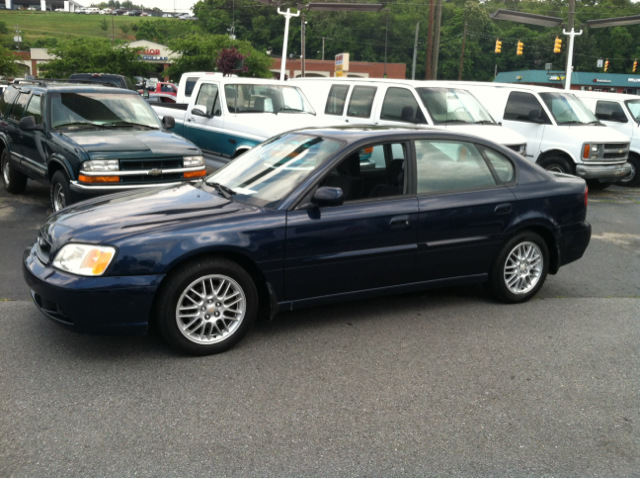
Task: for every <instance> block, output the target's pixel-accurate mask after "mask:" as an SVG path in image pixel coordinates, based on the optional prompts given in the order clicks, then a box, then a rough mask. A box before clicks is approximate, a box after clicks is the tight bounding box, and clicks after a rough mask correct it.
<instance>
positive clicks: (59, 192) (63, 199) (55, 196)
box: [51, 170, 73, 213]
mask: <svg viewBox="0 0 640 479" xmlns="http://www.w3.org/2000/svg"><path fill="white" fill-rule="evenodd" d="M71 203H73V198H72V196H71V189H70V188H69V178H67V175H66V174H65V172H64V171H62V170H58V171H56V172H55V173H54V174H53V178H51V209H52V210H53V212H54V213H55V212H56V211H60V210H61V209H62V208H65V207H67V206H69V205H70V204H71Z"/></svg>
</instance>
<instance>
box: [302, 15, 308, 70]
mask: <svg viewBox="0 0 640 479" xmlns="http://www.w3.org/2000/svg"><path fill="white" fill-rule="evenodd" d="M306 24H307V22H306V21H305V19H304V12H302V28H301V29H300V30H301V31H300V34H301V36H302V39H301V42H300V43H301V46H300V51H301V52H302V55H301V58H300V63H301V68H300V70H302V72H301V75H302V78H304V74H305V64H304V63H305V60H306V56H307V55H306V50H305V37H306V35H307V30H306Z"/></svg>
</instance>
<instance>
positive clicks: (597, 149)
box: [582, 143, 604, 160]
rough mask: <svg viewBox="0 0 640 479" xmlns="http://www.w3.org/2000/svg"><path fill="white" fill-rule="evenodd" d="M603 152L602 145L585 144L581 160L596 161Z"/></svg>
mask: <svg viewBox="0 0 640 479" xmlns="http://www.w3.org/2000/svg"><path fill="white" fill-rule="evenodd" d="M603 150H604V145H601V144H599V143H587V144H586V145H584V147H583V149H582V158H583V159H585V160H597V159H598V158H600V153H601V152H602V151H603Z"/></svg>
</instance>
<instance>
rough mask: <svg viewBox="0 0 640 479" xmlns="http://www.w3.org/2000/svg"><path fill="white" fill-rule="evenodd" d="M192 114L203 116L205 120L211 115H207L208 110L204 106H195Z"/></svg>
mask: <svg viewBox="0 0 640 479" xmlns="http://www.w3.org/2000/svg"><path fill="white" fill-rule="evenodd" d="M191 114H192V115H195V116H203V117H205V118H209V115H207V110H206V108H205V107H204V106H202V105H196V106H194V107H193V109H192V110H191Z"/></svg>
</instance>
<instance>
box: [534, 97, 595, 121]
mask: <svg viewBox="0 0 640 479" xmlns="http://www.w3.org/2000/svg"><path fill="white" fill-rule="evenodd" d="M540 97H541V98H542V100H543V101H544V103H545V105H547V107H548V108H549V110H551V114H552V115H553V117H554V118H555V120H556V123H557V124H558V125H598V124H600V122H599V121H598V119H597V118H596V117H595V115H594V114H593V113H591V111H590V110H589V109H588V108H587V107H586V106H585V105H584V103H582V102H581V101H580V100H579V99H578V98H576V97H575V95H572V94H571V93H540Z"/></svg>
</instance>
